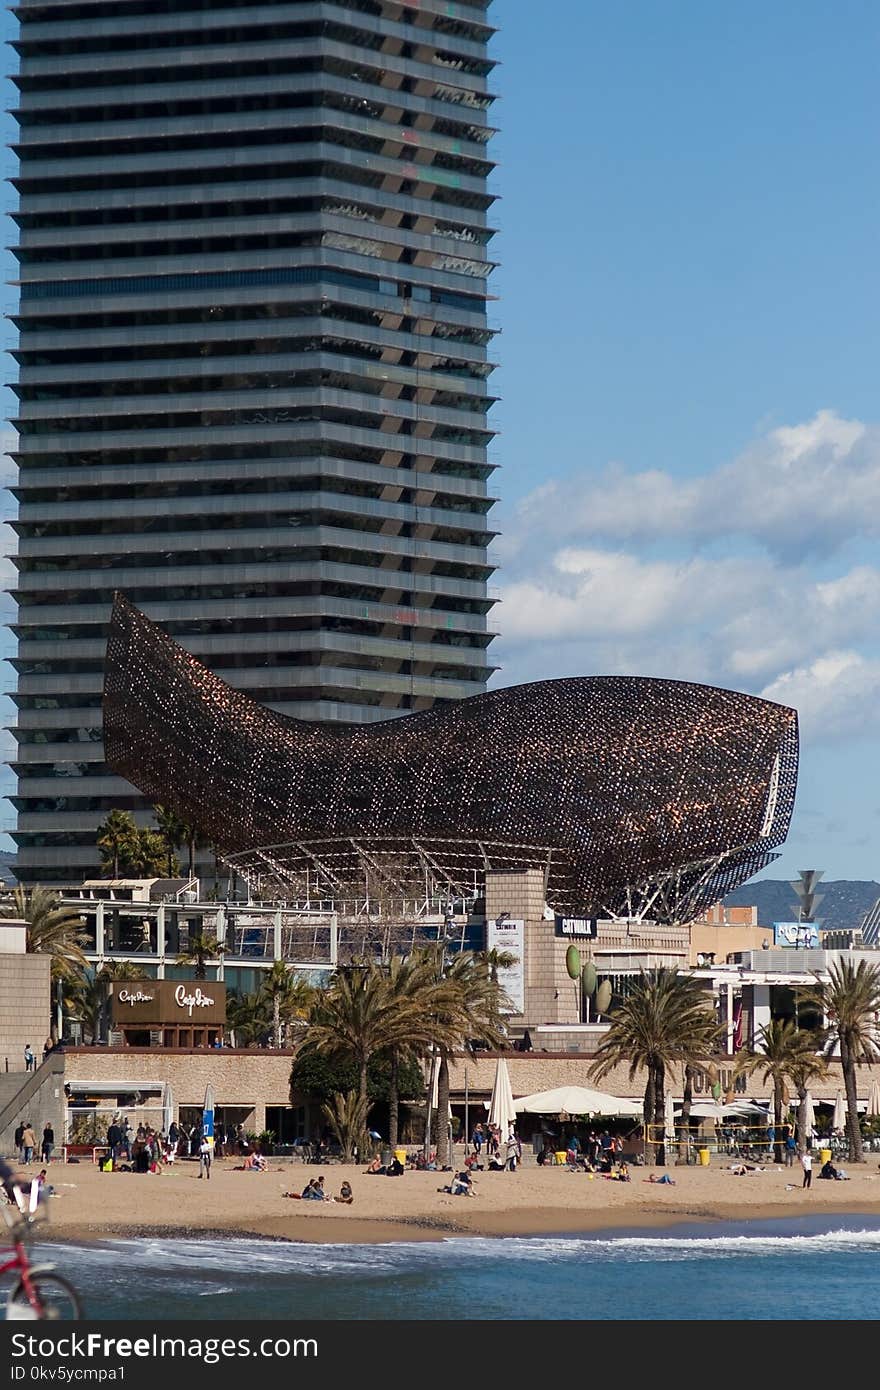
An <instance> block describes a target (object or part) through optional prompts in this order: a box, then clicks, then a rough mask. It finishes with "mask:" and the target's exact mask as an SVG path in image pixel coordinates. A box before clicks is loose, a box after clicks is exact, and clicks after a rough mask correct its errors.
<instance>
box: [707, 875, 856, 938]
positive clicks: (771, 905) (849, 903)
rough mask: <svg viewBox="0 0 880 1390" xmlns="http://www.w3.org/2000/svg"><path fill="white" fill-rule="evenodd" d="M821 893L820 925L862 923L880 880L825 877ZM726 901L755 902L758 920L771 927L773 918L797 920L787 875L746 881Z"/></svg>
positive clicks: (739, 904)
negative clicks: (827, 880) (784, 877)
mask: <svg viewBox="0 0 880 1390" xmlns="http://www.w3.org/2000/svg"><path fill="white" fill-rule="evenodd" d="M817 895H818V896H819V897H821V899H822V901H821V902H820V903H819V906H818V908H817V910H816V917H817V919H818V922H819V925H820V927H824V928H825V929H826V930H828V931H837V930H841V929H844V928H847V927H859V926H861V924H862V918H863V917H864V915H865V913H866V912H867V911H868V910H869V908H872V907H873V906H874V904H875V902H876V901H877V899H878V898H880V883H875V882H874V881H873V879H872V880H870V881H868V882H865V881H864V880H861V879H849V878H840V879H832V880H831V881H830V882H829V883H826V882H825V881H824V880H823V881H822V882H821V883H820V884H819V885H818V888H817ZM724 901H725V902H726V903H727V904H728V905H729V906H730V907H747V906H749V905H751V904H754V905H755V906H756V907H757V909H758V922H759V923H760V925H761V926H762V927H769V926H770V925H771V924H772V923H773V922H796V921H797V911H798V900H797V896H796V894H795V891H794V889H793V888H792V886H791V884H790V883H789V882H788V881H786V880H784V879H777V878H765V879H762V880H761V882H759V883H746V884H745V885H744V886H743V887H742V888H737V889H735V890H734V892H732V893H729V894H728V895H727V897H726V898H725V899H724Z"/></svg>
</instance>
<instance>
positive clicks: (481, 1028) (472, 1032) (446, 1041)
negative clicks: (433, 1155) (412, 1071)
mask: <svg viewBox="0 0 880 1390" xmlns="http://www.w3.org/2000/svg"><path fill="white" fill-rule="evenodd" d="M499 954H500V953H499ZM504 954H505V955H506V954H507V953H506V952H505V953H504ZM429 1007H430V1009H431V1014H430V1026H431V1028H432V1029H433V1036H432V1038H431V1042H432V1044H433V1047H434V1049H436V1051H437V1053H438V1054H439V1058H440V1064H439V1068H438V1072H437V1115H438V1127H437V1164H438V1166H439V1167H441V1168H442V1167H445V1166H446V1165H447V1164H448V1162H449V1157H450V1155H449V1135H448V1131H447V1124H446V1117H447V1116H448V1114H449V1059H450V1057H451V1056H452V1055H453V1053H455V1052H456V1051H460V1050H461V1049H462V1048H464V1047H467V1046H468V1045H469V1044H470V1043H472V1042H481V1043H484V1044H488V1046H489V1047H504V1046H505V1045H506V1043H507V1030H506V1027H505V1025H504V1021H503V1018H502V1012H503V1011H504V1010H505V1009H506V1010H508V1011H510V1012H512V1010H513V1005H512V1003H511V1001H510V1000H509V999H508V998H507V995H506V994H505V993H504V991H503V990H502V989H501V987H500V985H499V984H498V981H497V979H493V977H492V967H491V965H490V964H489V963H488V962H487V960H486V959H485V958H483V959H480V957H479V956H477V955H475V954H474V953H473V952H472V951H461V952H459V953H458V955H456V956H454V957H453V959H452V960H451V961H449V962H448V963H447V964H446V965H444V967H443V974H442V976H441V978H440V980H439V981H438V983H437V986H436V989H435V991H434V992H433V997H432V998H431V1000H430V1003H429Z"/></svg>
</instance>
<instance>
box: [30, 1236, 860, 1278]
mask: <svg viewBox="0 0 880 1390" xmlns="http://www.w3.org/2000/svg"><path fill="white" fill-rule="evenodd" d="M43 1249H44V1250H45V1252H46V1254H47V1255H49V1254H50V1246H48V1245H47V1246H45V1247H43ZM868 1250H880V1229H875V1230H871V1229H856V1228H853V1229H846V1228H841V1227H838V1228H836V1229H834V1230H826V1231H818V1232H815V1233H804V1232H802V1231H801V1232H798V1231H792V1232H788V1233H784V1232H779V1231H774V1232H772V1233H771V1232H748V1233H747V1232H738V1233H736V1234H730V1235H722V1234H717V1233H713V1234H712V1235H708V1234H706V1235H702V1234H693V1235H691V1234H688V1235H686V1236H684V1235H671V1234H660V1235H658V1234H651V1235H647V1234H632V1235H623V1236H522V1237H520V1236H508V1237H503V1238H500V1239H499V1238H497V1237H492V1238H490V1237H469V1238H462V1237H448V1238H446V1239H444V1240H440V1241H432V1242H425V1243H408V1242H403V1243H388V1244H383V1245H344V1244H326V1245H313V1244H308V1243H298V1242H294V1241H270V1240H253V1239H247V1238H241V1239H238V1238H232V1239H226V1238H219V1237H218V1238H204V1239H198V1238H196V1239H181V1240H164V1239H135V1238H130V1239H120V1240H110V1241H104V1242H100V1243H98V1244H95V1245H80V1246H73V1245H57V1246H55V1247H54V1249H51V1257H52V1258H53V1259H54V1261H55V1263H56V1265H57V1266H58V1267H59V1268H61V1269H64V1268H65V1267H67V1268H69V1267H71V1266H73V1267H74V1268H75V1270H76V1272H77V1273H80V1272H81V1277H82V1276H86V1277H88V1276H89V1275H91V1274H92V1272H95V1273H96V1274H97V1273H99V1272H100V1275H101V1277H102V1278H104V1279H106V1278H107V1277H108V1275H109V1276H110V1277H112V1276H113V1273H115V1272H116V1271H117V1270H118V1271H119V1272H120V1274H122V1275H123V1276H124V1277H125V1278H129V1277H130V1274H131V1272H132V1270H137V1273H138V1276H139V1278H141V1279H143V1278H145V1277H150V1276H153V1277H154V1278H160V1279H161V1278H162V1277H163V1276H168V1275H173V1276H176V1277H179V1276H180V1274H181V1273H182V1272H185V1273H186V1275H187V1277H188V1279H189V1280H190V1281H192V1282H194V1283H202V1282H207V1283H208V1284H209V1285H210V1287H209V1289H208V1290H206V1292H210V1293H217V1292H220V1291H221V1290H220V1288H219V1287H218V1285H217V1282H216V1281H218V1280H219V1279H220V1278H225V1279H226V1280H228V1279H229V1278H235V1277H236V1276H248V1277H250V1276H255V1277H256V1276H260V1277H266V1276H268V1277H272V1276H309V1277H310V1278H315V1277H318V1278H320V1277H321V1276H326V1277H334V1276H338V1275H340V1274H342V1275H349V1276H355V1277H357V1276H360V1277H362V1278H383V1277H388V1276H393V1275H396V1274H400V1273H401V1272H405V1271H408V1272H410V1273H412V1274H418V1273H419V1272H420V1271H424V1272H425V1273H427V1272H429V1271H430V1270H432V1269H435V1268H436V1267H437V1266H438V1265H440V1266H446V1267H455V1268H459V1269H463V1270H465V1271H466V1270H467V1269H468V1268H469V1267H473V1266H474V1264H475V1263H479V1262H482V1261H486V1260H487V1259H489V1260H498V1259H501V1260H503V1261H504V1262H505V1263H510V1262H516V1263H519V1262H523V1263H529V1264H535V1263H537V1264H550V1263H552V1264H560V1263H574V1264H581V1263H583V1262H585V1261H588V1262H589V1263H590V1264H592V1265H595V1264H597V1263H637V1262H639V1261H645V1260H650V1261H654V1262H664V1261H669V1262H677V1261H680V1260H694V1259H700V1258H708V1257H709V1256H711V1257H712V1259H715V1260H717V1259H733V1258H739V1257H741V1256H744V1255H753V1256H762V1257H764V1258H774V1257H777V1256H783V1257H785V1258H787V1259H794V1258H797V1257H798V1256H799V1255H803V1256H815V1255H817V1254H837V1253H839V1254H846V1253H854V1252H856V1251H868ZM108 1255H112V1260H111V1261H110V1262H109V1265H108ZM222 1291H224V1292H225V1291H227V1290H226V1289H225V1288H224V1289H223V1290H222Z"/></svg>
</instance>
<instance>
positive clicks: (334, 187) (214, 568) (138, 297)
mask: <svg viewBox="0 0 880 1390" xmlns="http://www.w3.org/2000/svg"><path fill="white" fill-rule="evenodd" d="M489 3H490V0H470V3H467V4H463V3H455V4H450V3H448V2H447V0H409V3H399V2H398V0H336V2H335V3H330V2H329V0H323V2H322V3H315V2H314V0H293V2H291V0H287V3H283V2H282V0H259V2H258V0H228V3H226V2H225V0H19V4H18V5H17V7H16V14H17V16H18V19H19V22H20V29H19V34H18V37H17V38H16V39H15V41H14V47H15V48H16V49H17V50H18V53H19V55H20V66H19V71H18V74H17V76H16V77H15V78H14V81H15V84H16V86H17V88H18V92H19V94H20V95H19V100H18V107H17V110H16V111H15V116H16V118H17V120H18V123H19V126H20V135H19V140H18V143H17V146H16V149H17V154H18V157H19V161H20V168H19V174H18V177H17V179H16V180H15V183H16V186H17V188H18V191H19V195H20V206H19V210H18V212H17V213H16V214H15V220H16V222H17V224H18V227H19V230H20V235H19V243H18V247H17V250H16V254H17V256H18V260H19V263H20V306H19V309H18V313H17V315H16V323H17V326H18V330H19V339H18V346H17V349H16V350H15V353H14V355H15V357H16V360H17V362H18V364H19V369H20V370H19V377H18V381H17V383H15V385H14V390H15V392H16V394H17V396H18V399H19V401H20V407H19V410H18V416H17V418H16V420H15V422H14V423H15V425H16V427H17V429H18V431H19V441H18V446H17V452H16V456H15V457H16V461H17V463H18V465H19V474H18V482H17V486H16V488H15V492H16V495H17V498H18V501H19V516H18V522H17V530H18V534H19V538H20V539H19V550H18V557H17V566H18V571H19V578H18V587H17V590H16V593H15V598H16V600H17V603H18V616H17V620H16V625H15V630H16V635H17V637H18V644H19V645H18V655H17V660H16V666H17V671H18V684H17V689H16V691H15V694H14V699H15V702H16V705H17V707H18V723H17V729H16V739H17V741H18V752H17V760H16V762H15V764H14V770H15V772H16V774H17V777H18V779H19V780H18V795H17V798H16V801H15V804H16V809H17V811H18V830H17V834H16V839H17V842H18V846H19V852H18V874H19V877H20V878H21V879H22V880H24V881H40V882H44V883H53V882H54V883H61V882H70V881H72V880H77V879H80V878H82V877H83V875H84V874H86V875H87V874H89V873H90V872H91V871H93V870H94V868H95V866H96V864H97V852H96V849H95V831H96V827H97V826H98V824H99V823H100V822H101V821H102V820H103V819H104V818H105V816H106V814H107V812H108V811H109V810H111V809H112V808H114V807H119V808H121V809H127V810H131V811H134V812H135V813H136V815H137V817H138V819H139V820H140V821H141V822H142V823H147V822H148V821H149V820H150V815H149V807H148V806H147V805H146V803H145V802H144V800H143V798H141V797H140V796H139V795H138V794H137V793H136V792H135V791H134V789H133V788H132V787H131V786H130V785H129V784H128V783H127V782H125V781H123V780H122V779H120V778H117V777H114V776H111V775H110V774H109V772H108V770H107V769H106V767H105V765H104V761H103V749H102V746H101V741H100V739H101V709H100V704H101V687H102V661H103V655H104V644H105V637H106V625H107V620H108V617H109V614H110V605H111V600H112V595H113V592H114V590H122V591H123V592H124V593H125V594H126V595H127V596H128V597H129V598H131V599H132V601H134V602H135V603H137V604H138V605H140V606H141V607H142V608H143V609H144V610H145V611H146V613H147V614H148V615H149V616H150V617H152V618H154V619H156V620H157V621H159V622H161V623H162V625H163V626H164V627H165V628H166V629H167V630H168V631H169V632H171V633H172V634H173V635H174V636H175V637H176V638H177V639H178V640H180V641H181V642H182V643H183V644H184V645H185V646H186V647H188V648H189V650H190V651H192V652H193V653H194V654H195V655H197V656H198V657H199V658H200V659H201V660H203V661H204V662H205V663H206V664H208V665H210V666H211V667H212V668H213V669H214V670H215V671H216V672H217V673H218V674H219V675H221V676H222V677H223V678H224V679H225V680H227V681H228V682H229V683H230V684H232V685H233V686H236V687H237V688H239V689H241V690H243V691H246V692H247V693H248V694H250V695H252V696H254V697H255V698H256V699H257V700H259V701H261V702H262V703H267V704H269V705H271V706H272V707H273V708H275V709H278V710H281V711H283V712H284V713H287V714H290V715H294V716H302V717H305V718H312V719H313V718H322V719H331V720H341V721H354V722H358V721H372V720H377V719H385V718H389V717H391V716H393V715H395V714H396V713H398V712H400V711H404V710H415V709H424V708H428V707H430V706H431V705H433V704H436V703H437V702H439V701H444V700H454V699H459V698H461V697H463V696H468V695H472V694H477V693H479V692H480V691H482V690H483V689H484V686H485V682H486V679H487V677H488V675H489V673H490V671H491V667H490V666H489V664H488V653H487V648H488V646H489V643H490V641H491V634H490V633H489V631H488V629H487V614H488V612H489V609H490V607H491V598H490V595H489V591H488V589H487V580H488V578H489V575H490V573H491V566H490V564H489V562H488V559H487V553H486V548H487V544H488V541H489V538H490V534H491V533H490V532H489V530H488V521H487V515H488V512H489V510H490V508H491V505H492V498H491V497H490V495H489V492H488V480H489V477H490V475H491V472H492V467H493V465H492V463H491V461H490V459H489V457H488V455H487V446H488V444H489V442H490V439H491V436H492V431H491V429H490V427H489V424H488V420H487V411H488V409H489V406H490V405H491V401H492V398H491V396H490V395H489V386H488V378H489V375H490V372H491V370H492V367H491V363H490V361H489V360H488V350H489V344H490V341H491V336H492V334H491V329H490V327H489V323H488V320H487V308H486V302H487V275H488V272H489V271H490V269H491V262H490V260H489V259H488V257H489V254H490V253H489V249H488V248H489V243H490V240H491V237H492V229H491V227H490V226H489V225H488V219H489V215H490V208H491V205H492V202H493V198H494V195H493V193H492V191H491V190H490V189H489V187H488V186H487V178H488V176H489V174H490V171H491V169H492V162H491V159H490V158H489V153H488V150H487V142H488V140H489V137H490V136H491V134H492V128H491V126H490V124H489V119H490V118H489V109H490V106H491V103H492V95H491V92H490V87H489V76H490V73H491V70H492V67H493V63H492V59H491V58H490V57H489V56H488V49H487V44H488V41H489V39H490V37H491V33H492V30H491V26H490V24H489V22H488V17H487V10H488V7H489Z"/></svg>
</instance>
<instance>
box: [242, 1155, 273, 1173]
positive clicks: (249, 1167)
mask: <svg viewBox="0 0 880 1390" xmlns="http://www.w3.org/2000/svg"><path fill="white" fill-rule="evenodd" d="M236 1172H239V1173H265V1172H266V1160H265V1158H264V1157H263V1155H262V1154H248V1156H247V1158H246V1159H245V1161H244V1163H241V1164H237V1165H236Z"/></svg>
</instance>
